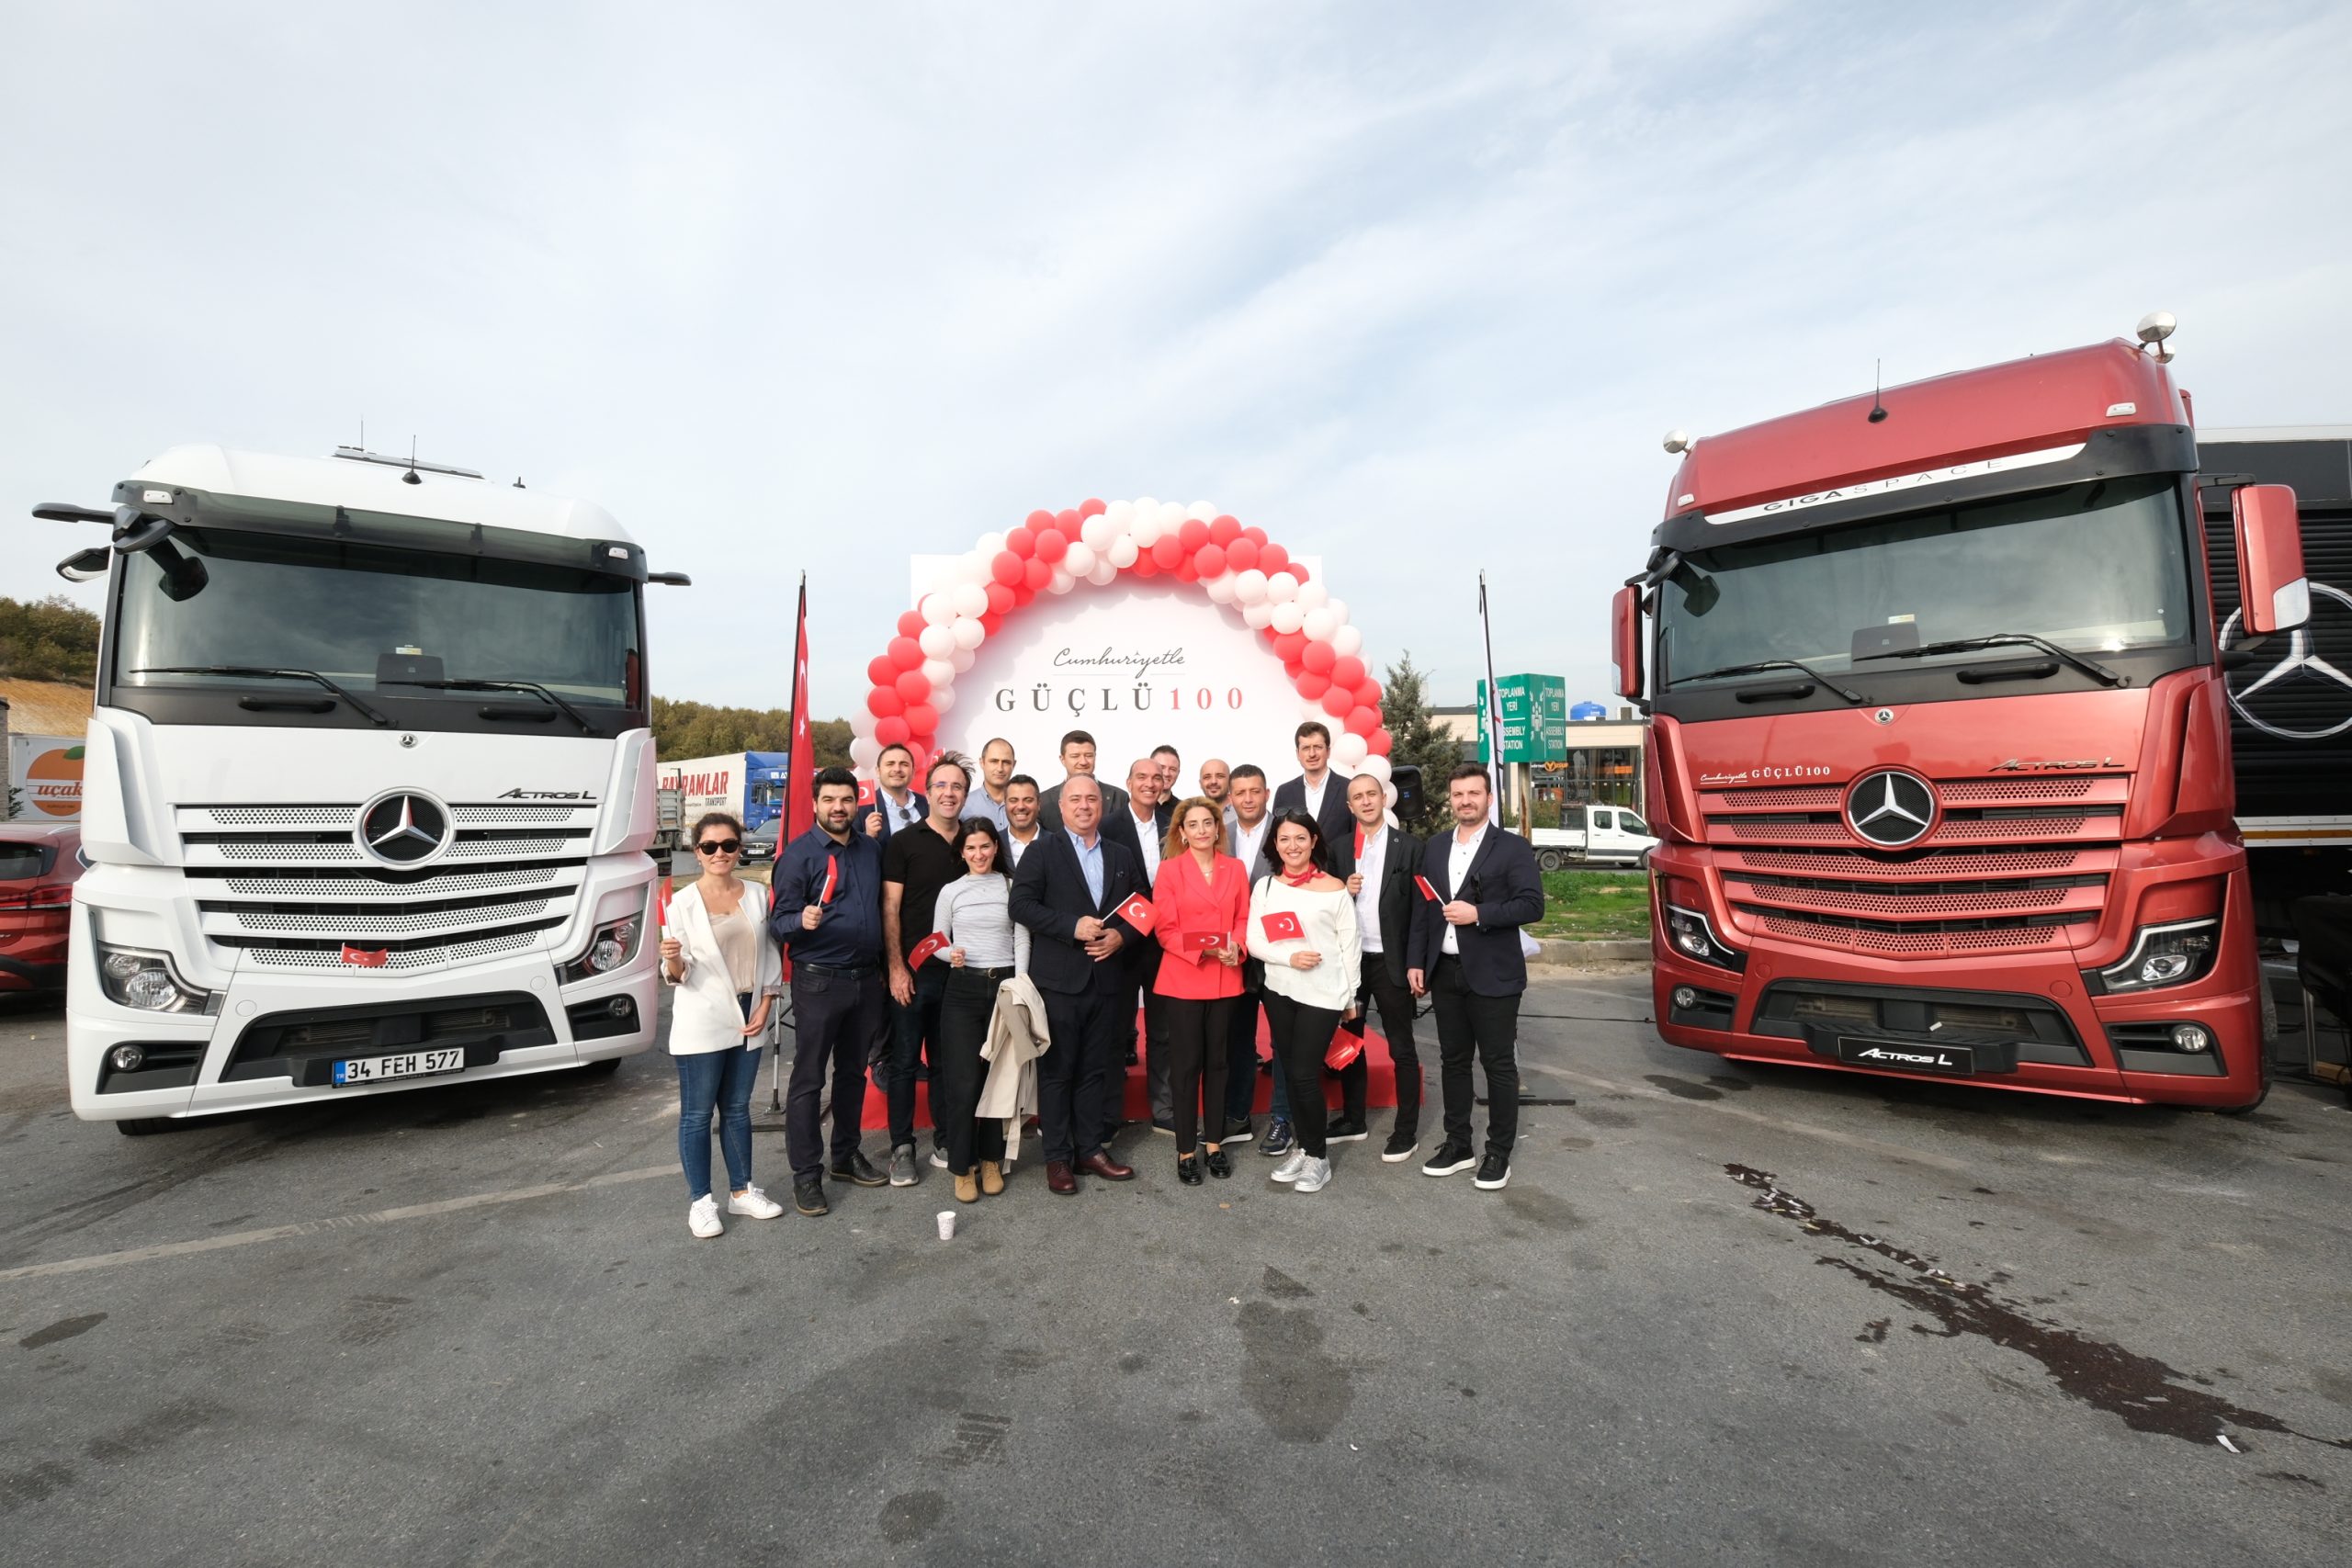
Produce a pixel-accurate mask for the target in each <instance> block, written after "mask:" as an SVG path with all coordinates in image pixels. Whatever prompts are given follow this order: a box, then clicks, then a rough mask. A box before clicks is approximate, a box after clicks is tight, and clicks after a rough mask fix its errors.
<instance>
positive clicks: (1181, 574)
mask: <svg viewBox="0 0 2352 1568" xmlns="http://www.w3.org/2000/svg"><path fill="white" fill-rule="evenodd" d="M1200 580H1201V569H1200V568H1199V567H1196V566H1194V565H1193V558H1192V557H1190V556H1186V557H1184V558H1182V559H1181V560H1179V561H1177V563H1176V581H1179V582H1198V581H1200Z"/></svg>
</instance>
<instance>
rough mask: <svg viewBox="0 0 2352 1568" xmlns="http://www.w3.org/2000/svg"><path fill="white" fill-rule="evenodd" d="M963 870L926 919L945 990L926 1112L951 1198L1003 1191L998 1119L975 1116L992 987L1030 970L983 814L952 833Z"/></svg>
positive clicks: (995, 841)
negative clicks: (935, 1129)
mask: <svg viewBox="0 0 2352 1568" xmlns="http://www.w3.org/2000/svg"><path fill="white" fill-rule="evenodd" d="M956 853H957V854H958V855H959V856H961V857H962V858H963V862H964V866H965V874H964V875H962V876H960V877H958V878H956V880H955V881H953V882H951V883H949V884H948V885H947V886H944V887H943V888H941V889H940V890H939V902H938V904H937V905H936V906H934V907H933V914H932V924H933V929H934V930H935V931H936V932H937V934H938V935H939V936H941V937H944V939H945V940H946V945H945V946H944V948H942V949H941V951H940V952H938V953H935V954H933V956H932V958H931V960H930V962H932V963H933V964H946V965H948V968H949V973H948V976H947V995H946V996H945V998H943V999H942V1000H941V1002H940V1004H939V1040H938V1045H937V1049H938V1052H939V1055H938V1057H937V1058H935V1059H934V1060H933V1064H932V1067H933V1070H932V1078H931V1114H932V1119H933V1122H936V1123H937V1124H938V1126H939V1130H940V1131H941V1133H943V1134H945V1136H946V1139H947V1168H948V1169H949V1170H951V1171H953V1172H954V1173H955V1176H956V1201H957V1202H959V1203H976V1202H978V1201H979V1198H980V1194H981V1193H983V1192H985V1193H987V1194H989V1196H990V1197H994V1196H995V1195H996V1194H998V1193H1000V1192H1001V1191H1003V1190H1004V1123H1003V1122H1001V1121H999V1120H997V1119H996V1118H995V1117H990V1118H989V1119H988V1120H987V1121H984V1122H976V1121H975V1119H974V1116H973V1112H974V1111H977V1110H978V1108H979V1103H980V1085H981V1084H982V1083H983V1082H984V1081H985V1080H986V1078H987V1077H988V1067H987V1066H986V1064H984V1063H983V1062H982V1061H981V1060H980V1049H981V1047H982V1046H984V1045H986V1044H987V1043H988V1038H989V1017H990V1016H991V1015H992V1014H993V1013H994V1012H995V1011H996V988H997V987H998V986H1000V985H1001V984H1002V983H1003V982H1005V981H1006V980H1009V979H1011V978H1012V976H1015V975H1023V974H1026V973H1028V970H1029V928H1028V927H1026V926H1020V925H1015V924H1014V923H1013V921H1012V857H1011V856H1009V855H1007V854H1006V853H1005V852H1004V835H1003V834H1001V833H1000V832H999V831H998V830H997V826H996V824H995V823H993V822H991V821H989V819H988V818H985V817H975V818H969V819H967V821H966V822H965V823H964V825H963V827H962V828H961V829H959V830H958V831H957V833H956Z"/></svg>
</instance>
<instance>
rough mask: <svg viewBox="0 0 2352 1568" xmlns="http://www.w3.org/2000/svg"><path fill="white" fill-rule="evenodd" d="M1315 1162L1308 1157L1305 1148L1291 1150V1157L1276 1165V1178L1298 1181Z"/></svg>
mask: <svg viewBox="0 0 2352 1568" xmlns="http://www.w3.org/2000/svg"><path fill="white" fill-rule="evenodd" d="M1314 1163H1315V1162H1314V1161H1313V1160H1311V1159H1308V1158H1307V1157H1306V1150H1305V1149H1293V1150H1291V1152H1290V1158H1288V1159H1286V1160H1284V1161H1283V1163H1282V1164H1280V1165H1278V1166H1276V1167H1274V1179H1275V1180H1276V1181H1296V1180H1297V1179H1299V1178H1300V1177H1302V1176H1304V1175H1306V1168H1307V1167H1308V1166H1310V1165H1313V1164H1314Z"/></svg>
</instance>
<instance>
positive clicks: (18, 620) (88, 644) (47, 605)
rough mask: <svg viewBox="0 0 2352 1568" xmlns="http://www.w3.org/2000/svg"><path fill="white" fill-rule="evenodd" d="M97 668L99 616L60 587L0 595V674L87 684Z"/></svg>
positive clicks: (27, 678)
mask: <svg viewBox="0 0 2352 1568" xmlns="http://www.w3.org/2000/svg"><path fill="white" fill-rule="evenodd" d="M97 672H98V617H97V616H96V615H93V614H91V613H90V612H89V611H87V610H85V609H84V608H82V606H81V605H79V604H75V603H74V601H73V600H71V599H68V598H67V597H65V595H63V594H62V593H52V594H51V595H50V596H49V597H48V598H46V599H37V600H29V601H28V600H17V599H0V675H5V676H7V677H9V678H10V679H12V680H17V681H62V682H65V683H66V684H68V685H73V686H88V685H93V684H95V683H96V680H97Z"/></svg>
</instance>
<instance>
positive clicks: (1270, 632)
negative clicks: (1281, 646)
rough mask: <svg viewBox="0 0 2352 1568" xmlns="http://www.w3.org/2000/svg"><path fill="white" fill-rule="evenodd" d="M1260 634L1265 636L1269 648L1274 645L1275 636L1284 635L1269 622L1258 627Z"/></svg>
mask: <svg viewBox="0 0 2352 1568" xmlns="http://www.w3.org/2000/svg"><path fill="white" fill-rule="evenodd" d="M1258 635H1259V636H1260V637H1263V638H1265V640H1266V646H1267V647H1268V648H1272V647H1273V646H1274V638H1276V637H1280V636H1282V635H1283V634H1282V633H1280V632H1278V631H1276V630H1274V628H1273V626H1272V624H1268V625H1266V626H1260V627H1259V628H1258Z"/></svg>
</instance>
